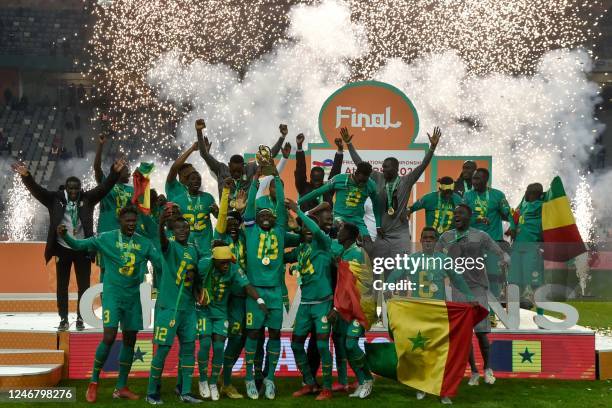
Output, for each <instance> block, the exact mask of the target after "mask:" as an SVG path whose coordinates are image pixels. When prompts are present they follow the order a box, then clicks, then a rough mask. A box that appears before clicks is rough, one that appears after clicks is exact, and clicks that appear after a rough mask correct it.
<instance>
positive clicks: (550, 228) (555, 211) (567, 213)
mask: <svg viewBox="0 0 612 408" xmlns="http://www.w3.org/2000/svg"><path fill="white" fill-rule="evenodd" d="M542 236H543V239H544V259H546V260H547V261H555V262H566V261H569V260H570V259H572V258H575V257H576V256H578V255H580V254H581V253H583V252H585V251H586V248H585V246H584V242H583V241H582V238H581V237H580V232H579V231H578V227H577V226H576V220H575V219H574V214H572V208H571V207H570V202H569V200H568V199H567V196H566V195H565V189H564V188H563V183H562V182H561V178H560V177H559V176H557V177H555V178H554V179H553V181H552V182H551V183H550V189H549V190H548V191H547V192H546V194H545V195H544V203H543V204H542Z"/></svg>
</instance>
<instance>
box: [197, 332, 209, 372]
mask: <svg viewBox="0 0 612 408" xmlns="http://www.w3.org/2000/svg"><path fill="white" fill-rule="evenodd" d="M209 354H210V336H203V337H200V350H199V351H198V370H199V372H200V381H208V355H209Z"/></svg>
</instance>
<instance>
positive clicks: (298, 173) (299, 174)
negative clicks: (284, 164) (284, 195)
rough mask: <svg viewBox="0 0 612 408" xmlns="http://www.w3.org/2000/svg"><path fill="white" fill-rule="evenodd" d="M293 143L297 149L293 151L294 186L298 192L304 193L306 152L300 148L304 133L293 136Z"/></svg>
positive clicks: (306, 181)
mask: <svg viewBox="0 0 612 408" xmlns="http://www.w3.org/2000/svg"><path fill="white" fill-rule="evenodd" d="M295 143H296V144H297V151H296V152H295V171H294V172H293V176H294V178H295V188H296V189H297V191H298V194H300V195H302V194H304V191H306V185H307V183H308V180H307V179H306V154H305V153H304V150H302V145H303V143H304V135H303V134H302V133H300V134H299V135H297V136H296V137H295Z"/></svg>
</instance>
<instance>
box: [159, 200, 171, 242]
mask: <svg viewBox="0 0 612 408" xmlns="http://www.w3.org/2000/svg"><path fill="white" fill-rule="evenodd" d="M167 220H168V210H167V209H166V208H164V209H163V210H162V212H161V215H160V216H159V226H158V233H159V243H160V247H161V250H162V252H166V251H167V250H168V245H169V244H170V241H169V240H168V236H167V235H166V221H167Z"/></svg>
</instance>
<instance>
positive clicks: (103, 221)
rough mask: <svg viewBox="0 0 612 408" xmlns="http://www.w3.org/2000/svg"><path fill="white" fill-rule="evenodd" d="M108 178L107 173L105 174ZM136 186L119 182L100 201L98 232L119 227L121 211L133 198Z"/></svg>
mask: <svg viewBox="0 0 612 408" xmlns="http://www.w3.org/2000/svg"><path fill="white" fill-rule="evenodd" d="M104 178H106V175H104ZM133 195H134V187H132V186H130V185H128V184H121V183H117V184H115V185H114V186H113V188H112V189H111V191H110V192H109V193H108V194H107V195H105V196H104V198H103V199H102V201H100V215H99V216H98V231H97V232H98V234H100V233H102V232H106V231H113V230H116V229H119V219H118V216H119V211H120V210H121V209H122V208H123V207H125V206H126V205H127V204H128V203H130V201H131V200H132V196H133Z"/></svg>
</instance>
